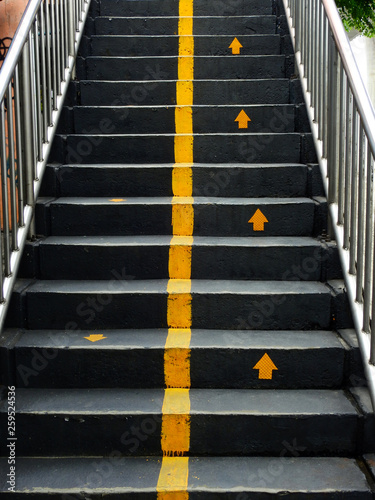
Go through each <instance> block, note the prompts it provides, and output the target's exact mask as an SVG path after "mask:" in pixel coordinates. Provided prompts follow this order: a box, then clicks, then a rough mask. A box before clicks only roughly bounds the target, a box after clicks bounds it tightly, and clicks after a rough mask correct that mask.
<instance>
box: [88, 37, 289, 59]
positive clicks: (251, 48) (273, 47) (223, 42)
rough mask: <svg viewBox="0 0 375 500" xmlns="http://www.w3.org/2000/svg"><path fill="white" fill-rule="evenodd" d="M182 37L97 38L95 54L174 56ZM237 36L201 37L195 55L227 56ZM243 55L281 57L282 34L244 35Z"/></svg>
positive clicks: (197, 39) (197, 42)
mask: <svg viewBox="0 0 375 500" xmlns="http://www.w3.org/2000/svg"><path fill="white" fill-rule="evenodd" d="M178 42H179V37H178V36H177V35H174V36H170V37H164V36H163V37H160V36H159V37H158V36H154V37H137V36H112V37H111V36H95V37H93V38H92V46H91V52H92V55H95V56H138V55H139V56H148V55H149V56H174V55H176V54H178ZM232 42H233V36H197V37H195V39H194V55H196V56H204V55H213V56H219V55H222V56H227V55H230V54H232V49H230V48H229V46H230V45H231V44H232ZM239 42H240V43H241V45H242V48H241V49H240V54H241V55H266V54H268V55H274V54H280V36H279V35H242V36H239Z"/></svg>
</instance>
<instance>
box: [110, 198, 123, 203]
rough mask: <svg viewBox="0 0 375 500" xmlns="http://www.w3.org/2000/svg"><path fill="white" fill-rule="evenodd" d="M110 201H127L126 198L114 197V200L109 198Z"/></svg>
mask: <svg viewBox="0 0 375 500" xmlns="http://www.w3.org/2000/svg"><path fill="white" fill-rule="evenodd" d="M109 201H113V202H114V203H119V202H120V201H126V200H125V198H113V200H109Z"/></svg>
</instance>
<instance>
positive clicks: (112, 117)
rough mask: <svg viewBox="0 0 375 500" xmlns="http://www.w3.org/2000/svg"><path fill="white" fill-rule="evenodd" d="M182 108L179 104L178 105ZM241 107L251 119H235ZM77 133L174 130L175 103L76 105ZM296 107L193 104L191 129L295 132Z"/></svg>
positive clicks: (168, 131) (206, 131)
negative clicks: (240, 122)
mask: <svg viewBox="0 0 375 500" xmlns="http://www.w3.org/2000/svg"><path fill="white" fill-rule="evenodd" d="M179 108H181V106H180V107H179ZM242 110H244V111H245V113H246V114H247V115H248V118H249V119H250V122H249V123H248V124H247V127H246V128H242V129H240V128H239V126H238V122H237V121H236V119H237V117H238V115H239V113H240V112H241V111H242ZM73 113H74V131H75V133H77V134H84V133H87V134H97V133H104V134H111V135H113V134H119V133H120V134H128V133H136V134H163V133H174V132H175V127H176V124H175V113H176V106H174V105H172V106H153V107H148V106H100V107H99V106H76V107H75V108H74V110H73ZM296 114H297V110H296V108H295V106H293V105H291V104H289V105H263V106H256V105H250V106H246V105H236V106H224V105H221V106H193V107H192V116H193V124H194V126H193V129H194V133H196V134H197V133H218V132H219V133H231V132H238V133H243V134H248V133H249V132H251V133H254V132H265V131H269V132H272V131H274V132H278V133H281V132H295V125H296Z"/></svg>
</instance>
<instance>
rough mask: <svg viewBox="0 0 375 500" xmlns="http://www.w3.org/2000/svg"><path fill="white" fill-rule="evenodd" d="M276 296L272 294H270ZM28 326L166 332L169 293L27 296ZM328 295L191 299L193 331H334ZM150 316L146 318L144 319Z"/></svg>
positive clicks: (210, 295)
mask: <svg viewBox="0 0 375 500" xmlns="http://www.w3.org/2000/svg"><path fill="white" fill-rule="evenodd" d="M271 293H272V291H271V290H270V294H271ZM26 307H27V311H28V313H27V321H26V323H27V324H26V327H27V328H30V329H41V328H52V329H56V328H57V329H58V328H69V327H67V325H74V326H75V328H92V329H97V328H167V327H168V325H167V295H166V293H152V292H150V293H147V292H144V293H135V292H134V293H130V292H128V293H119V294H115V295H113V294H111V293H110V292H108V290H107V291H104V290H103V292H102V293H101V292H99V293H96V294H92V293H91V294H90V293H78V292H77V293H69V294H66V293H52V292H50V293H48V292H46V293H42V292H28V293H27V297H26ZM330 309H331V306H330V295H329V293H328V291H327V293H324V294H316V293H311V294H299V295H298V294H288V295H284V294H275V295H257V294H256V293H255V294H251V292H248V293H246V294H243V295H238V294H231V293H223V294H219V295H217V294H214V293H201V294H199V295H198V294H193V296H192V328H217V329H236V328H241V329H244V328H245V329H253V330H254V329H260V330H264V329H265V330H281V329H282V330H289V329H290V330H293V329H294V330H297V329H301V330H304V329H316V328H318V329H326V328H330V323H331V317H330V314H331V312H330ZM146 312H147V314H146Z"/></svg>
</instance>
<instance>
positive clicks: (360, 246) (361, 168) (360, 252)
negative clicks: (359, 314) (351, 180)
mask: <svg viewBox="0 0 375 500" xmlns="http://www.w3.org/2000/svg"><path fill="white" fill-rule="evenodd" d="M364 141H365V137H364V131H363V123H362V120H360V126H359V153H358V238H357V281H356V285H357V287H356V300H357V302H358V303H359V304H361V303H362V302H363V295H362V293H363V277H364V267H363V266H364V249H365V246H364V241H365V216H366V215H367V214H366V213H365V203H366V197H365V194H366V190H365V185H366V177H365V176H366V169H365V165H364V154H365V152H364Z"/></svg>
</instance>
